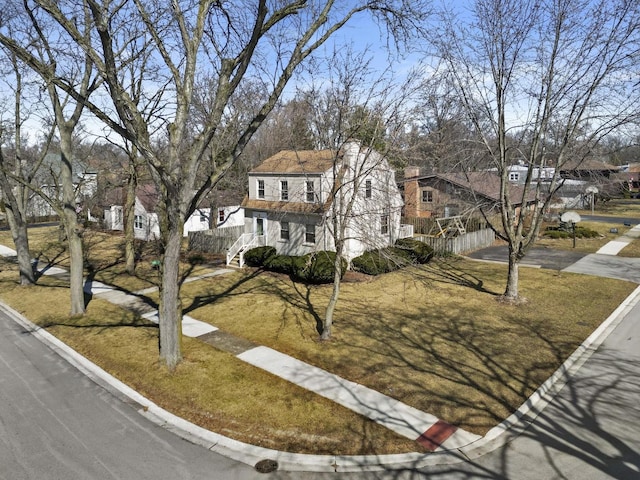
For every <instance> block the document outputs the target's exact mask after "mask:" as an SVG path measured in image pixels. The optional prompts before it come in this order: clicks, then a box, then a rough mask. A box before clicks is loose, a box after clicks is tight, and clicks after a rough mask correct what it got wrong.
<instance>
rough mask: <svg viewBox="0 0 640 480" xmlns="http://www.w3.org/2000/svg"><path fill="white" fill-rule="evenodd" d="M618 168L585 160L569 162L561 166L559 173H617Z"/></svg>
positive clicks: (592, 159) (600, 162)
mask: <svg viewBox="0 0 640 480" xmlns="http://www.w3.org/2000/svg"><path fill="white" fill-rule="evenodd" d="M619 170H620V167H617V166H615V165H611V164H610V163H607V162H602V161H600V160H596V159H594V158H586V159H584V160H579V161H578V160H576V161H570V162H567V163H565V164H564V165H562V167H561V168H560V171H562V172H568V171H605V172H617V171H619Z"/></svg>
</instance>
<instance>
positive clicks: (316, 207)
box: [241, 197, 330, 215]
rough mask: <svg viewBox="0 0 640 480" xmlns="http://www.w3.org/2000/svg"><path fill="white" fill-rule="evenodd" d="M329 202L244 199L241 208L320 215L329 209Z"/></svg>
mask: <svg viewBox="0 0 640 480" xmlns="http://www.w3.org/2000/svg"><path fill="white" fill-rule="evenodd" d="M329 204H330V202H325V203H324V204H320V203H304V202H278V201H274V202H269V201H265V200H251V199H250V198H249V197H245V199H244V200H243V201H242V204H241V206H242V207H244V208H247V209H251V210H264V211H270V212H284V213H301V214H318V215H319V214H322V213H324V212H325V211H326V209H327V208H328V207H329Z"/></svg>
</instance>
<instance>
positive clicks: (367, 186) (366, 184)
mask: <svg viewBox="0 0 640 480" xmlns="http://www.w3.org/2000/svg"><path fill="white" fill-rule="evenodd" d="M371 194H372V189H371V180H366V181H365V182H364V198H371Z"/></svg>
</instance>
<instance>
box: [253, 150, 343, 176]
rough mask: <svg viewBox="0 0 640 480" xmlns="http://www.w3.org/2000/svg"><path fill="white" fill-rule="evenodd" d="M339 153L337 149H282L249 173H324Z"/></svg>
mask: <svg viewBox="0 0 640 480" xmlns="http://www.w3.org/2000/svg"><path fill="white" fill-rule="evenodd" d="M339 155H340V154H339V153H338V152H337V151H336V150H282V151H280V152H278V153H276V154H275V155H273V156H271V157H269V158H267V159H266V160H265V161H264V162H262V163H261V164H260V165H258V166H257V167H255V168H254V169H252V170H251V171H250V172H249V173H291V174H304V173H323V172H326V171H327V170H329V169H330V168H331V167H332V166H333V164H334V162H335V160H336V158H338V156H339Z"/></svg>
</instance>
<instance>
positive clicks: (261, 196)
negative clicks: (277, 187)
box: [258, 180, 264, 198]
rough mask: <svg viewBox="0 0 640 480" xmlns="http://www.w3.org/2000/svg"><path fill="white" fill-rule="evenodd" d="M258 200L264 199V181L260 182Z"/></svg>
mask: <svg viewBox="0 0 640 480" xmlns="http://www.w3.org/2000/svg"><path fill="white" fill-rule="evenodd" d="M258 198H264V180H258Z"/></svg>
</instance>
